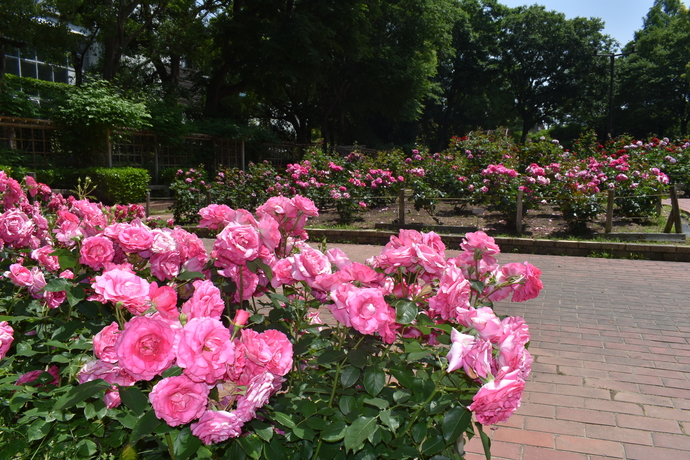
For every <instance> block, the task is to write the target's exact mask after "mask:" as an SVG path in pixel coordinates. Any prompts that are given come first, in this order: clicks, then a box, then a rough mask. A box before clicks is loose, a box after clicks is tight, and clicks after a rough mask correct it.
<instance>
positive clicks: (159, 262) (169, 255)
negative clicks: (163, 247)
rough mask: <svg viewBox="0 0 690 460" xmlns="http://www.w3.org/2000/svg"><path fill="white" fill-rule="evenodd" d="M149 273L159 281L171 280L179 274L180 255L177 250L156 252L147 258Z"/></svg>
mask: <svg viewBox="0 0 690 460" xmlns="http://www.w3.org/2000/svg"><path fill="white" fill-rule="evenodd" d="M149 263H150V264H151V274H152V275H153V276H155V277H156V278H158V279H159V280H161V281H164V280H171V279H173V278H175V277H176V276H177V275H179V274H180V265H182V257H181V256H180V253H179V252H177V251H168V252H158V253H155V254H153V255H152V256H151V258H150V259H149Z"/></svg>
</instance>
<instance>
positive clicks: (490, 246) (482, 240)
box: [460, 232, 501, 263]
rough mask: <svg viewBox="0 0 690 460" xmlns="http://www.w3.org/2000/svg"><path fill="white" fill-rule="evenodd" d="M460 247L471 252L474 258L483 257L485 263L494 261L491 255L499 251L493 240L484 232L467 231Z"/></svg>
mask: <svg viewBox="0 0 690 460" xmlns="http://www.w3.org/2000/svg"><path fill="white" fill-rule="evenodd" d="M460 248H462V250H463V251H466V252H468V253H471V254H472V255H473V257H474V259H475V260H477V259H484V260H485V262H486V263H495V262H496V259H495V257H493V255H494V254H498V253H500V252H501V250H500V248H499V247H498V245H497V244H496V242H495V240H494V239H493V238H492V237H490V236H489V235H487V234H486V233H484V232H474V233H467V234H466V235H465V239H464V240H463V242H462V243H461V244H460Z"/></svg>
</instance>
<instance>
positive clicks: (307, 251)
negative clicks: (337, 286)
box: [292, 247, 331, 285]
mask: <svg viewBox="0 0 690 460" xmlns="http://www.w3.org/2000/svg"><path fill="white" fill-rule="evenodd" d="M330 272H331V263H330V262H329V261H328V257H326V256H325V255H324V254H322V253H321V251H318V250H316V249H313V248H311V247H306V248H304V249H303V250H302V252H300V253H298V254H295V256H294V264H293V265H292V277H293V278H294V279H296V280H297V281H306V282H307V284H309V285H311V282H312V281H313V279H314V278H316V276H318V275H326V274H329V273H330Z"/></svg>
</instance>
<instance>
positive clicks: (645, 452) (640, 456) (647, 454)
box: [624, 444, 688, 460]
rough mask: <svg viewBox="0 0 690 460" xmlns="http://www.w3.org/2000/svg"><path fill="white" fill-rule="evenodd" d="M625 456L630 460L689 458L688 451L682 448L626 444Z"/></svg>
mask: <svg viewBox="0 0 690 460" xmlns="http://www.w3.org/2000/svg"><path fill="white" fill-rule="evenodd" d="M624 448H625V458H627V459H629V460H656V459H659V460H661V459H663V460H688V453H687V452H684V451H682V450H673V449H664V448H660V447H650V446H642V445H639V444H624Z"/></svg>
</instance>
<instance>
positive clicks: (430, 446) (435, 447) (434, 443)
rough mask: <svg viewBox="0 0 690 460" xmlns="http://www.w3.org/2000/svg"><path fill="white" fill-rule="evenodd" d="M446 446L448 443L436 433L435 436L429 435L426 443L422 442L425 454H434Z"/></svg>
mask: <svg viewBox="0 0 690 460" xmlns="http://www.w3.org/2000/svg"><path fill="white" fill-rule="evenodd" d="M444 447H446V443H445V442H444V441H443V438H442V437H441V435H440V434H435V435H433V436H428V437H427V438H426V439H425V440H424V443H423V444H422V452H423V453H424V454H425V455H434V454H437V453H439V452H441V451H442V450H443V448H444Z"/></svg>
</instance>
